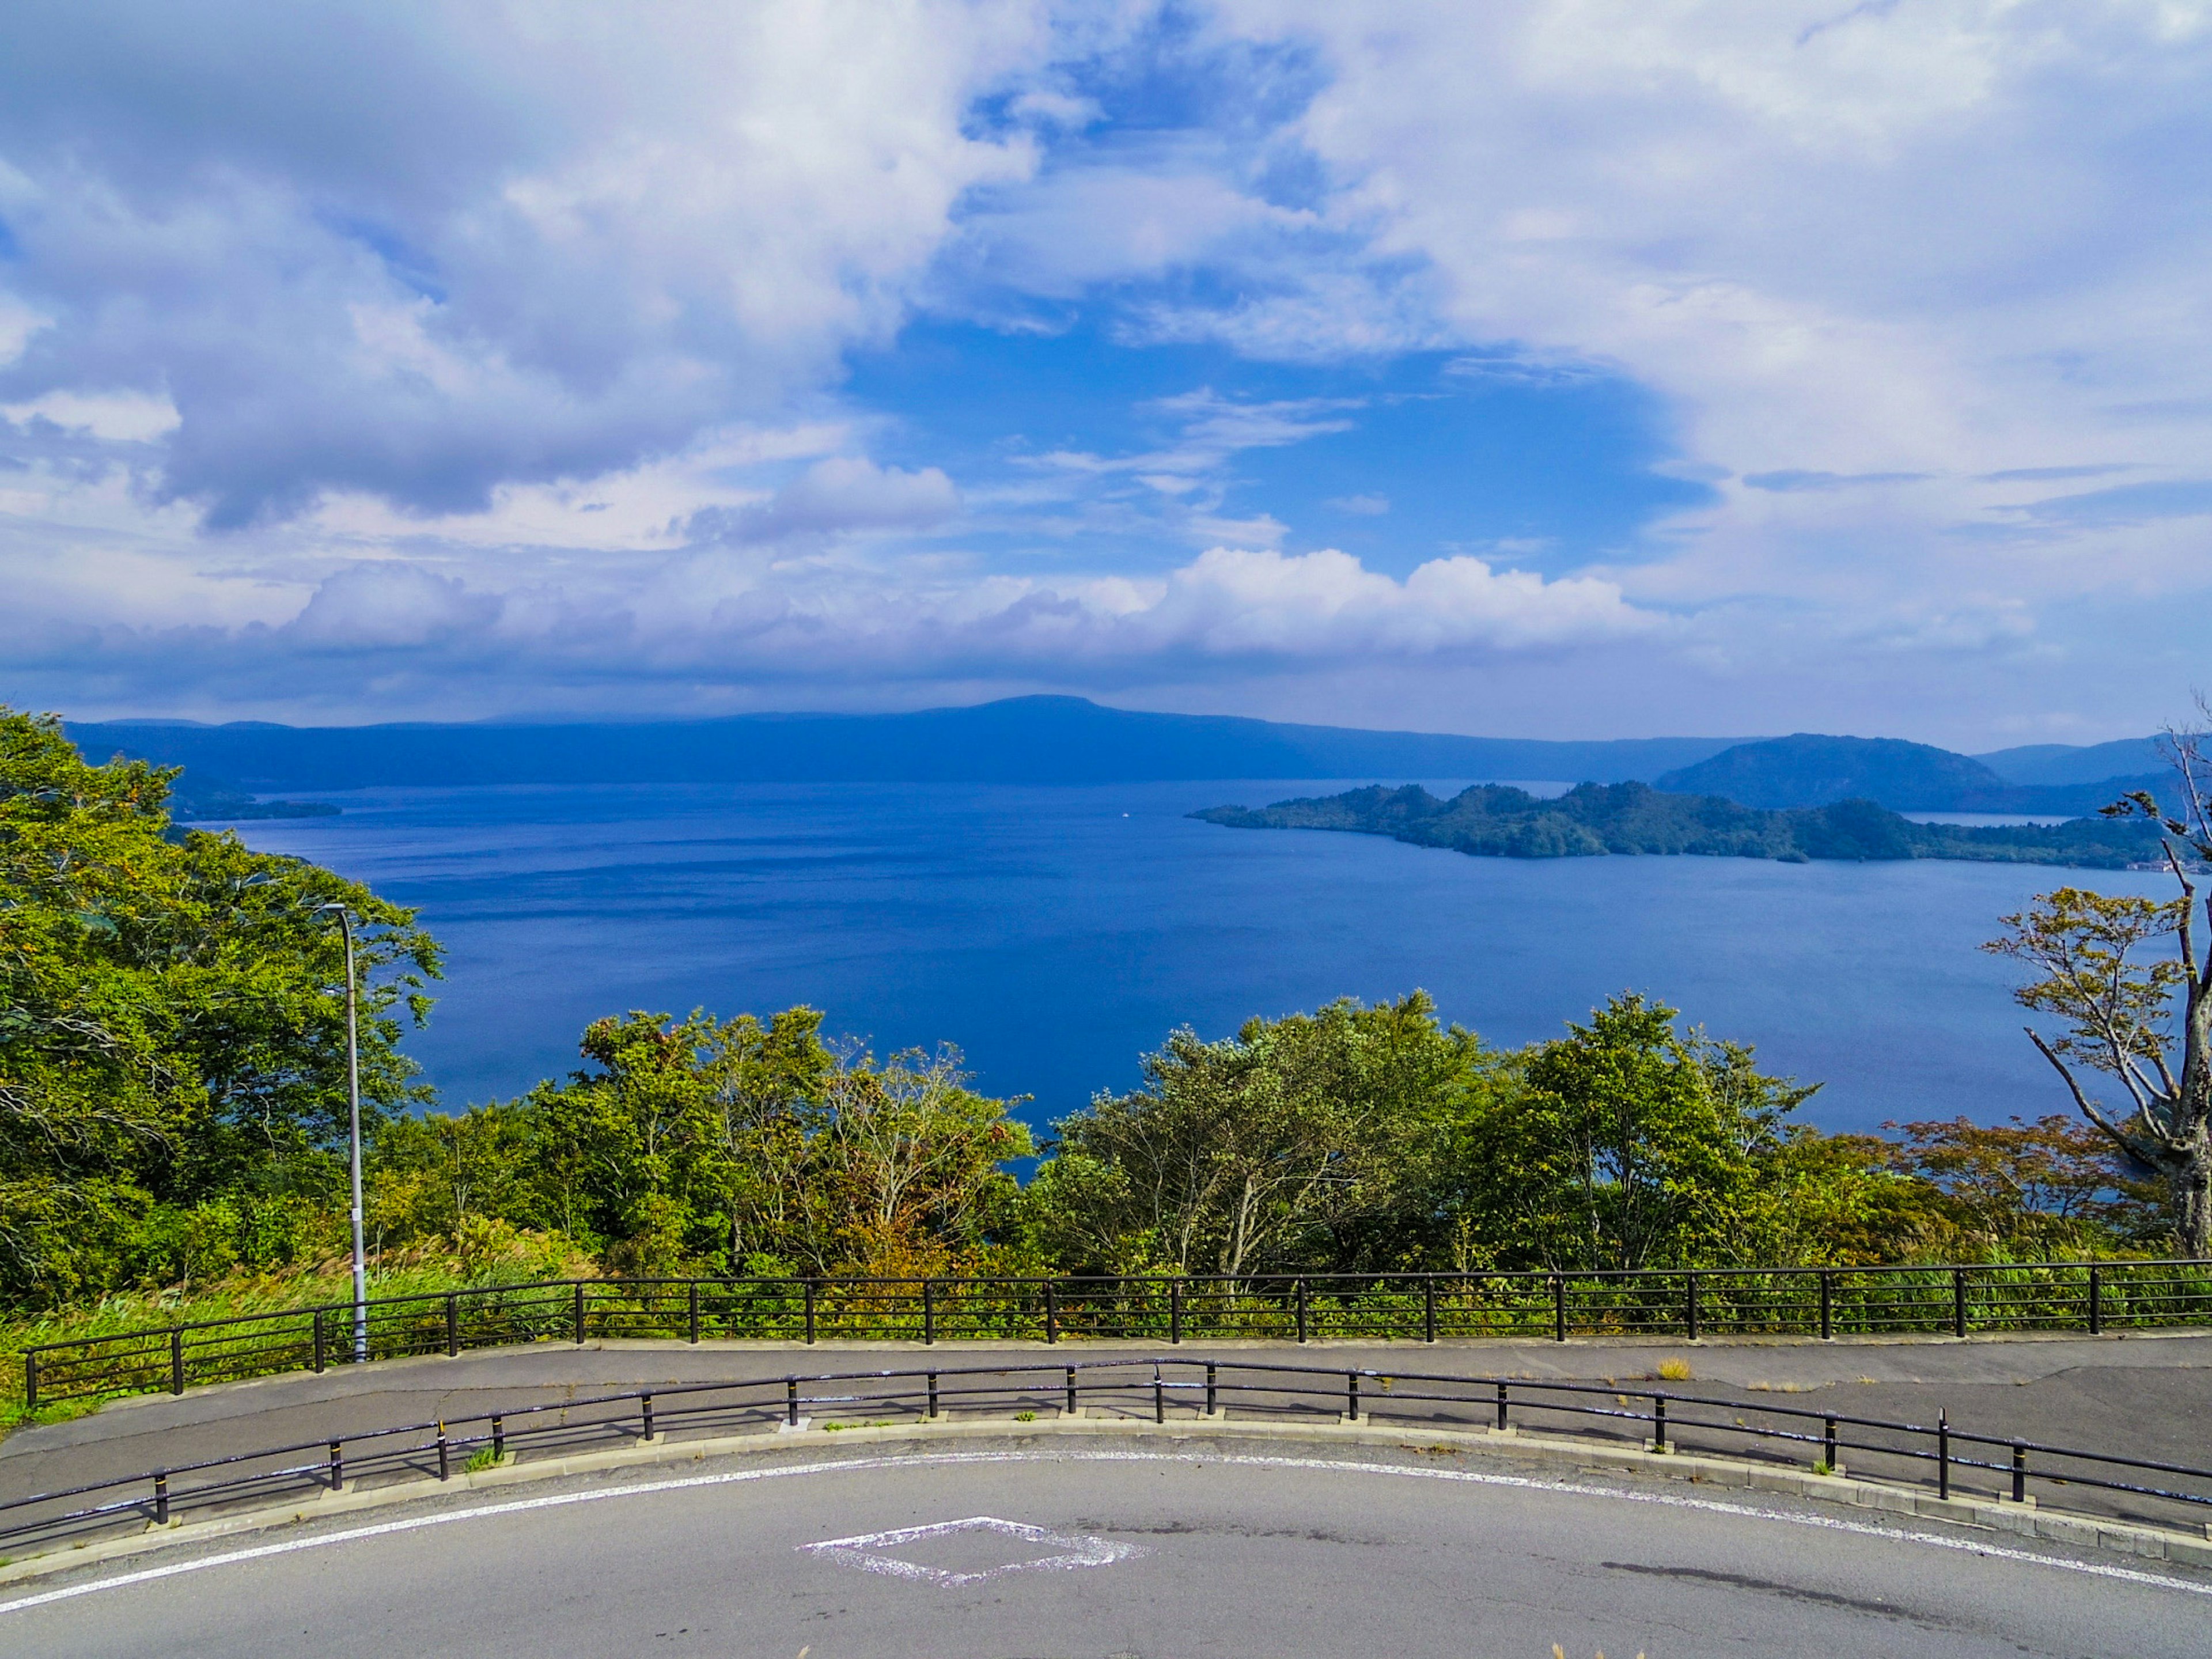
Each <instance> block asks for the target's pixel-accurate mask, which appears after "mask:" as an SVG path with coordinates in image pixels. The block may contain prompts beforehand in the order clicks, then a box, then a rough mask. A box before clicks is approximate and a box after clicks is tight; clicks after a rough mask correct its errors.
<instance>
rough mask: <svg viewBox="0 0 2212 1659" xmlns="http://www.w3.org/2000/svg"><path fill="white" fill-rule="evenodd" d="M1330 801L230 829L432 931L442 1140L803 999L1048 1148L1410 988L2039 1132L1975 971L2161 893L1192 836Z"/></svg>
mask: <svg viewBox="0 0 2212 1659" xmlns="http://www.w3.org/2000/svg"><path fill="white" fill-rule="evenodd" d="M1341 787H1350V786H1349V785H1348V784H1342V783H1319V782H1316V781H1312V780H1305V781H1298V782H1294V783H1268V782H1264V781H1263V782H1253V781H1249V780H1247V781H1236V782H1227V783H1204V782H1200V783H1142V784H1118V785H1106V786H1098V787H1088V786H1085V787H1008V786H995V785H927V786H924V785H911V784H896V785H892V784H829V785H823V784H816V785H782V784H773V785H768V784H763V785H714V786H698V787H665V786H653V787H596V788H575V787H557V788H556V787H548V788H501V789H435V790H434V789H420V790H376V791H362V792H357V793H349V794H342V795H335V796H332V797H331V799H333V800H335V801H337V803H339V804H340V805H343V807H344V809H345V811H344V813H343V816H341V817H335V818H319V819H318V818H307V819H292V820H276V821H270V822H265V823H246V824H243V825H240V830H241V832H242V833H243V834H244V836H245V837H246V840H247V841H248V842H252V844H253V845H255V846H258V847H262V848H269V849H270V850H272V851H281V852H287V853H296V854H300V855H301V856H302V857H306V858H309V859H313V860H316V861H317V862H319V863H323V864H327V865H329V866H332V867H333V868H336V869H337V870H340V871H343V872H344V873H346V874H347V875H349V876H352V877H355V878H358V879H361V880H363V881H366V882H368V883H369V884H371V885H373V886H374V887H375V888H376V889H377V890H378V891H380V893H383V894H384V895H386V896H388V897H390V898H392V899H393V900H395V901H397V902H400V903H403V904H408V905H412V906H416V907H417V908H420V910H421V911H422V916H423V919H424V921H425V922H426V923H427V924H428V927H430V929H431V930H432V932H433V933H435V934H436V935H437V936H438V938H439V939H441V940H442V941H443V942H444V944H445V945H446V946H447V950H448V952H449V957H448V962H447V981H446V983H445V984H444V986H443V987H441V989H440V994H439V1003H438V1007H437V1010H436V1012H435V1015H434V1017H433V1021H432V1024H431V1025H430V1027H429V1029H428V1030H427V1031H423V1032H420V1033H416V1034H415V1035H413V1036H410V1039H409V1042H408V1047H409V1048H410V1051H411V1052H412V1053H413V1054H415V1055H416V1058H417V1059H418V1060H421V1061H422V1064H423V1065H424V1066H425V1068H426V1071H427V1073H428V1078H429V1080H430V1081H431V1082H432V1083H434V1084H435V1085H437V1087H438V1088H439V1090H440V1091H441V1094H442V1096H443V1097H444V1101H445V1103H446V1104H447V1106H448V1107H449V1108H457V1107H459V1106H460V1105H462V1104H464V1103H473V1102H482V1101H487V1100H492V1099H500V1098H506V1097H512V1096H513V1095H515V1094H518V1093H520V1092H521V1091H523V1090H524V1089H526V1088H527V1087H529V1086H530V1085H532V1083H534V1082H535V1081H537V1080H538V1079H540V1078H543V1077H547V1076H553V1075H557V1074H560V1073H565V1072H567V1071H568V1070H570V1069H571V1068H572V1067H573V1066H574V1065H575V1064H576V1063H577V1062H576V1053H575V1042H576V1038H577V1036H578V1034H579V1033H580V1031H581V1030H582V1029H583V1028H584V1026H585V1025H586V1024H587V1023H588V1022H589V1021H590V1020H592V1018H596V1017H598V1016H599V1015H601V1014H605V1013H610V1012H620V1011H623V1010H625V1009H630V1008H645V1009H652V1010H658V1011H669V1012H684V1011H685V1010H688V1009H690V1008H692V1007H694V1006H706V1007H708V1008H709V1009H712V1010H714V1011H715V1012H719V1013H721V1014H725V1015H727V1014H734V1013H738V1012H746V1011H751V1012H763V1013H764V1012H769V1011H770V1010H773V1009H776V1008H781V1007H785V1006H789V1005H790V1004H793V1003H796V1002H806V1003H811V1004H812V1005H814V1006H817V1007H819V1008H822V1009H824V1010H826V1011H827V1012H828V1014H829V1028H830V1029H831V1030H833V1031H836V1032H841V1033H846V1034H850V1035H853V1036H860V1037H863V1038H866V1040H867V1041H868V1042H870V1043H871V1044H872V1046H873V1047H874V1048H876V1049H877V1051H878V1053H882V1052H887V1051H889V1050H891V1049H894V1048H902V1047H905V1046H907V1045H909V1044H915V1043H925V1042H935V1041H937V1040H938V1039H940V1038H943V1039H947V1040H950V1041H951V1042H957V1043H958V1044H959V1045H960V1047H961V1048H963V1050H964V1051H965V1052H966V1054H967V1056H968V1059H969V1063H970V1065H971V1066H973V1067H974V1069H975V1072H976V1073H977V1075H978V1079H979V1083H980V1086H981V1087H982V1088H984V1089H986V1090H987V1091H990V1092H992V1093H994V1094H1002V1095H1028V1096H1030V1097H1033V1099H1032V1103H1030V1105H1029V1106H1028V1107H1026V1108H1025V1109H1024V1115H1026V1116H1028V1117H1030V1119H1031V1120H1032V1121H1040V1122H1042V1121H1045V1120H1048V1119H1050V1118H1052V1117H1055V1116H1059V1115H1064V1114H1065V1113H1066V1112H1068V1111H1070V1110H1072V1109H1074V1108H1075V1107H1077V1106H1079V1105H1081V1104H1082V1103H1084V1101H1085V1100H1086V1099H1087V1098H1088V1097H1090V1096H1091V1093H1092V1092H1093V1091H1097V1090H1098V1089H1101V1088H1112V1089H1120V1088H1126V1087H1127V1086H1129V1085H1132V1084H1133V1083H1134V1082H1135V1081H1136V1080H1137V1077H1138V1065H1137V1061H1138V1057H1139V1055H1140V1054H1143V1053H1144V1052H1145V1051H1146V1050H1147V1049H1150V1048H1156V1047H1158V1044H1159V1042H1160V1041H1161V1039H1162V1038H1163V1037H1164V1036H1166V1034H1167V1033H1168V1032H1169V1031H1170V1030H1171V1029H1173V1028H1174V1027H1175V1026H1176V1025H1179V1024H1190V1025H1192V1026H1194V1027H1196V1028H1197V1030H1199V1031H1200V1034H1202V1035H1204V1036H1209V1037H1214V1036H1225V1035H1227V1034H1229V1033H1230V1032H1231V1031H1233V1030H1235V1029H1236V1028H1237V1025H1238V1024H1240V1023H1241V1022H1242V1021H1243V1020H1244V1019H1245V1018H1249V1017H1250V1016H1251V1015H1254V1014H1281V1013H1285V1012H1291V1011H1293V1010H1297V1009H1308V1008H1312V1007H1314V1006H1316V1005H1317V1004H1319V1003H1322V1002H1324V1001H1327V1000H1329V999H1330V998H1333V997H1335V996H1339V995H1342V994H1352V995H1355V996H1358V997H1362V998H1364V999H1368V1000H1377V999H1381V998H1385V997H1390V996H1394V995H1397V994H1401V993H1403V992H1405V991H1407V990H1410V989H1412V988H1413V987H1416V986H1419V987H1425V989H1427V990H1428V992H1429V993H1430V994H1431V995H1432V996H1434V997H1435V998H1436V1000H1437V1003H1438V1005H1439V1006H1440V1007H1441V1009H1442V1012H1443V1014H1444V1015H1445V1016H1446V1017H1447V1018H1451V1019H1455V1020H1458V1021H1460V1022H1462V1023H1463V1024H1468V1025H1470V1026H1472V1027H1474V1029H1475V1030H1478V1031H1480V1032H1481V1033H1482V1034H1483V1036H1486V1037H1487V1038H1489V1039H1491V1040H1492V1041H1493V1042H1498V1043H1506V1044H1518V1043H1522V1042H1528V1041H1530V1040H1531V1039H1534V1038H1540V1037H1547V1036H1553V1035H1555V1034H1557V1033H1558V1032H1559V1031H1560V1030H1562V1028H1563V1023H1564V1022H1565V1021H1566V1020H1568V1019H1570V1018H1582V1017H1583V1015H1584V1014H1585V1013H1586V1012H1587V1011H1588V1010H1589V1007H1590V1006H1592V1005H1593V1004H1594V1003H1597V1002H1600V1001H1602V1000H1604V998H1605V997H1607V995H1608V994H1611V993H1613V992H1615V991H1620V990H1624V989H1636V990H1641V991H1644V992H1647V993H1650V994H1652V995H1655V996H1657V997H1661V998H1663V999H1664V1000H1667V1001H1668V1002H1669V1003H1672V1004H1673V1005H1674V1006H1677V1007H1680V1008H1681V1009H1683V1010H1685V1011H1686V1013H1687V1014H1688V1015H1689V1017H1690V1018H1692V1019H1693V1020H1696V1021H1699V1022H1701V1023H1702V1024H1705V1027H1706V1028H1707V1029H1708V1030H1711V1032H1712V1033H1713V1034H1714V1035H1716V1036H1728V1037H1733V1038H1736V1039H1738V1040H1741V1041H1744V1042H1752V1043H1754V1044H1756V1045H1757V1047H1758V1049H1759V1057H1760V1060H1761V1061H1762V1062H1763V1064H1764V1066H1765V1068H1766V1069H1768V1070H1770V1071H1777V1072H1782V1073H1795V1074H1796V1075H1797V1076H1798V1077H1800V1078H1801V1079H1805V1080H1807V1081H1812V1080H1816V1079H1817V1080H1820V1081H1823V1082H1825V1083H1826V1085H1827V1086H1826V1088H1825V1089H1824V1090H1823V1091H1821V1093H1820V1095H1818V1096H1817V1097H1814V1101H1813V1102H1812V1103H1811V1104H1809V1105H1808V1107H1807V1108H1806V1109H1805V1115H1807V1116H1808V1117H1809V1118H1811V1119H1812V1120H1813V1121H1815V1122H1818V1123H1820V1125H1822V1126H1823V1127H1827V1128H1831V1129H1849V1128H1872V1127H1875V1126H1877V1125H1879V1124H1880V1123H1881V1121H1883V1120H1884V1119H1886V1118H1897V1119H1911V1118H1917V1117H1936V1116H1945V1117H1948V1116H1952V1115H1956V1114H1959V1113H1961V1112H1963V1113H1966V1114H1967V1115H1971V1116H1973V1117H1977V1118H1981V1119H1985V1120H1991V1119H2002V1118H2003V1117H2005V1116H2007V1115H2010V1114H2013V1113H2019V1114H2021V1115H2038V1114H2040V1113H2043V1112H2046V1111H2058V1110H2061V1109H2064V1106H2065V1103H2064V1101H2063V1098H2062V1097H2061V1095H2060V1093H2059V1092H2058V1087H2057V1079H2055V1077H2053V1076H2052V1075H2051V1073H2049V1072H2048V1070H2047V1068H2046V1067H2045V1065H2044V1062H2043V1061H2042V1060H2040V1059H2039V1058H2038V1057H2037V1056H2036V1054H2034V1052H2033V1050H2032V1049H2031V1048H2029V1046H2028V1043H2027V1039H2026V1038H2025V1037H2024V1036H2022V1035H2021V1015H2020V1012H2019V1011H2018V1010H2017V1009H2016V1008H2015V1006H2014V1005H2013V1003H2012V1001H2011V999H2010V997H2009V995H2008V991H2009V988H2010V987H2011V985H2012V984H2013V982H2014V969H2013V967H2012V965H2011V964H2010V963H2007V962H2004V961H2002V960H2001V959H1998V958H1996V957H1990V956H1988V955H1986V954H1985V953H1984V952H1982V951H1978V950H1977V949H1976V948H1975V947H1976V945H1978V944H1979V943H1980V942H1981V941H1982V940H1984V939H1988V938H1990V936H1991V935H1992V934H1993V933H1995V932H1996V921H1997V919H1998V918H1999V917H2000V916H2002V915H2005V914H2006V913H2008V912H2009V911H2012V910H2015V909H2016V908H2020V906H2021V905H2022V904H2023V903H2024V902H2026V901H2027V898H2028V897H2029V896H2030V895H2032V894H2033V893H2035V892H2036V891H2038V890H2045V889H2048V888H2050V887H2053V886H2057V885H2060V884H2063V883H2064V882H2066V881H2067V880H2069V879H2075V878H2081V877H2082V876H2087V877H2088V878H2092V879H2093V881H2094V884H2096V885H2098V886H2099V887H2100V888H2103V889H2105V890H2108V891H2123V890H2133V891H2142V892H2158V891H2159V890H2160V886H2159V878H2158V877H2157V876H2156V875H2154V874H2151V873H2142V874H2133V873H2122V872H2066V871H2062V870H2057V869H2051V868H2045V867H2040V866H2003V865H1973V864H1948V863H1937V862H1933V861H1929V862H1918V863H1911V864H1866V865H1859V864H1824V863H1815V864H1771V863H1765V862H1761V861H1758V860H1749V859H1697V858H1642V859H1639V858H1594V859H1557V860H1544V861H1541V862H1539V861H1533V860H1528V861H1524V860H1511V859H1477V858H1468V857H1466V856H1464V855H1463V854H1456V853H1446V852H1437V851H1432V850H1428V849H1425V848H1413V847H1406V846H1401V845H1400V844H1398V843H1397V842H1390V841H1385V840H1383V839H1381V838H1379V837H1375V836H1349V835H1332V834H1327V833H1322V832H1315V831H1285V830H1264V831H1262V830H1241V829H1221V828H1218V827H1216V826H1214V825H1212V824H1206V823H1194V822H1192V821H1191V820H1190V819H1188V818H1187V817H1184V816H1183V815H1184V814H1185V813H1187V812H1189V811H1192V810H1193V809H1194V808H1198V807H1204V806H1212V805H1220V804H1222V803H1223V802H1240V803H1243V804H1245V805H1261V804H1264V803H1267V802H1269V801H1273V800H1277V799H1282V798H1284V797H1285V796H1290V795H1316V794H1327V793H1334V792H1335V791H1336V790H1337V789H1339V788H1341ZM1430 787H1431V788H1433V789H1437V791H1438V792H1439V793H1443V792H1444V791H1445V790H1446V789H1455V788H1457V787H1460V785H1459V784H1458V783H1457V782H1455V781H1449V780H1437V781H1432V782H1431V786H1430Z"/></svg>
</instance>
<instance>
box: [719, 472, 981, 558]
mask: <svg viewBox="0 0 2212 1659" xmlns="http://www.w3.org/2000/svg"><path fill="white" fill-rule="evenodd" d="M959 510H960V495H959V492H958V491H957V490H956V489H953V487H952V480H951V479H950V478H948V477H945V474H944V473H943V472H942V471H939V469H937V468H936V467H933V466H930V467H924V468H922V469H921V471H916V472H904V471H900V470H899V469H898V468H897V467H895V466H893V467H879V466H878V465H876V464H875V463H874V462H872V461H871V460H869V459H866V457H865V456H857V455H833V456H830V457H829V458H828V459H823V460H819V461H817V462H816V463H815V464H814V465H812V466H810V467H809V468H807V469H806V471H805V472H803V473H801V474H800V475H799V477H797V478H794V479H793V481H792V482H791V483H787V484H786V485H785V486H784V487H783V488H782V489H779V490H777V491H776V492H775V495H774V496H773V497H772V498H770V499H769V500H768V501H763V502H760V503H757V505H754V506H750V507H702V508H701V509H700V510H699V511H698V512H696V513H693V514H692V515H691V517H690V520H688V522H687V524H686V526H685V530H686V532H687V534H689V535H690V537H691V538H693V539H694V540H698V541H727V542H776V541H784V540H787V539H790V538H794V537H814V538H820V537H824V536H829V535H835V534H837V533H839V532H847V531H856V530H926V529H928V528H930V527H931V526H935V525H939V524H942V523H944V522H945V520H947V519H950V518H951V516H952V515H953V514H954V513H957V512H958V511H959Z"/></svg>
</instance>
